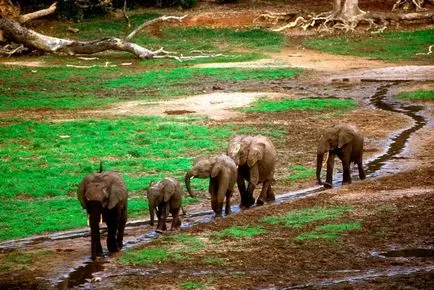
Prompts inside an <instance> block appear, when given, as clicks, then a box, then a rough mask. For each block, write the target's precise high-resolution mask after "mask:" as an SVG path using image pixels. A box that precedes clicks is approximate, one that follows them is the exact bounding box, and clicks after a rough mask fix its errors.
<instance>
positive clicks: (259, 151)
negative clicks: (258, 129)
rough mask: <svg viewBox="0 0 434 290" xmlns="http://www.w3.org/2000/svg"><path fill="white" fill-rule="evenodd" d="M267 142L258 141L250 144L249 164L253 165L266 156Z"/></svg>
mask: <svg viewBox="0 0 434 290" xmlns="http://www.w3.org/2000/svg"><path fill="white" fill-rule="evenodd" d="M264 151H265V144H262V143H256V144H252V145H251V146H250V150H249V155H248V156H247V165H248V166H249V167H253V166H254V165H255V164H256V162H258V161H259V160H262V158H263V157H264Z"/></svg>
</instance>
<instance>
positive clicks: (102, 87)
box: [0, 66, 300, 111]
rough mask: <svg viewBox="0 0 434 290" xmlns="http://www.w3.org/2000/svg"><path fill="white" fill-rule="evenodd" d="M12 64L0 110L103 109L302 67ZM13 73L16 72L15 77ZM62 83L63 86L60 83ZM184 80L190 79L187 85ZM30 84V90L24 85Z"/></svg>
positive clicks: (0, 83) (288, 73)
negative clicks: (142, 68) (134, 67)
mask: <svg viewBox="0 0 434 290" xmlns="http://www.w3.org/2000/svg"><path fill="white" fill-rule="evenodd" d="M34 71H35V70H34V69H31V68H26V67H22V68H18V69H17V68H11V67H4V66H0V89H1V91H2V93H0V110H2V111H4V110H13V109H48V110H76V109H92V108H99V109H100V108H104V107H107V106H109V105H110V104H112V103H115V102H121V101H125V100H139V99H140V100H150V101H152V100H157V99H171V98H176V97H177V96H180V95H189V94H198V93H201V92H202V91H203V83H204V82H206V83H210V84H212V83H215V82H219V81H226V80H232V81H235V82H241V81H251V80H275V79H284V78H291V77H294V76H295V75H297V74H298V73H299V72H300V70H298V69H270V68H265V69H235V68H234V69H231V70H227V69H225V68H191V67H180V68H166V69H160V70H155V69H151V70H147V71H145V72H143V70H138V69H133V70H129V69H128V68H113V69H110V68H109V69H107V68H104V67H94V68H89V69H77V68H69V67H50V68H37V73H34ZM10 75H16V77H14V78H10ZM59 81H61V82H62V85H61V86H59V85H58V82H59ZM185 84H188V85H187V86H186V85H185ZM23 88H25V90H23Z"/></svg>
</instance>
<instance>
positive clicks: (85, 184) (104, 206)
mask: <svg viewBox="0 0 434 290" xmlns="http://www.w3.org/2000/svg"><path fill="white" fill-rule="evenodd" d="M77 197H78V200H79V201H80V203H81V206H82V207H83V208H84V209H86V211H87V213H88V216H89V225H90V231H91V254H92V260H95V259H96V257H97V256H102V255H103V251H102V247H101V241H100V230H99V222H100V219H101V216H102V220H103V221H104V222H105V223H106V224H107V231H108V234H107V249H108V250H109V252H111V253H113V252H119V251H120V249H121V248H122V245H123V244H122V242H123V237H124V231H125V224H126V222H127V218H128V212H127V205H128V191H127V188H126V186H125V183H124V181H123V180H122V177H121V176H120V175H119V174H118V173H117V172H113V171H106V172H100V173H92V174H88V175H86V176H85V177H84V178H83V180H82V181H81V183H80V184H79V185H78V190H77Z"/></svg>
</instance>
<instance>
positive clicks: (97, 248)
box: [90, 218, 103, 260]
mask: <svg viewBox="0 0 434 290" xmlns="http://www.w3.org/2000/svg"><path fill="white" fill-rule="evenodd" d="M90 226H91V242H90V252H91V255H92V260H95V259H96V257H102V255H103V251H102V246H101V234H100V231H99V218H97V219H90Z"/></svg>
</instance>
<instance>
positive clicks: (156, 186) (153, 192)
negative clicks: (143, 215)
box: [146, 181, 171, 226]
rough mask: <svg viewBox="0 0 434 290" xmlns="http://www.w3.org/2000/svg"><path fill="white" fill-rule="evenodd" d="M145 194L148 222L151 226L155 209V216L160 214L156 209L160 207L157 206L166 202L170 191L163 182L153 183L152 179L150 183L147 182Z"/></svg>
mask: <svg viewBox="0 0 434 290" xmlns="http://www.w3.org/2000/svg"><path fill="white" fill-rule="evenodd" d="M146 196H147V198H148V206H149V215H150V218H151V221H150V224H151V226H153V225H154V214H155V211H157V216H160V213H159V212H158V211H160V210H161V209H158V206H159V205H160V204H161V203H162V202H168V201H169V199H170V196H171V193H170V191H169V190H168V189H167V188H165V185H164V183H162V182H157V183H154V182H153V181H151V183H150V184H149V188H148V190H147V192H146Z"/></svg>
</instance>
